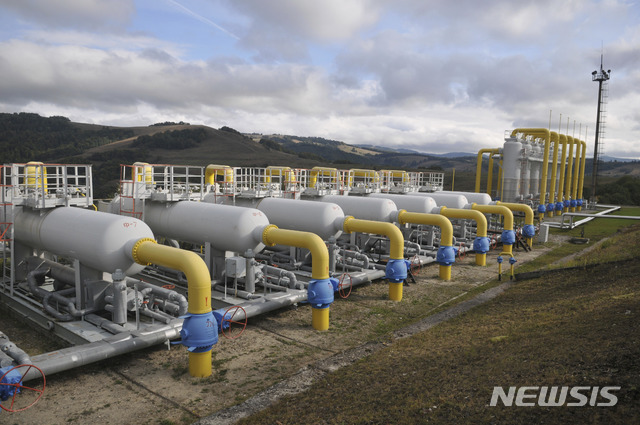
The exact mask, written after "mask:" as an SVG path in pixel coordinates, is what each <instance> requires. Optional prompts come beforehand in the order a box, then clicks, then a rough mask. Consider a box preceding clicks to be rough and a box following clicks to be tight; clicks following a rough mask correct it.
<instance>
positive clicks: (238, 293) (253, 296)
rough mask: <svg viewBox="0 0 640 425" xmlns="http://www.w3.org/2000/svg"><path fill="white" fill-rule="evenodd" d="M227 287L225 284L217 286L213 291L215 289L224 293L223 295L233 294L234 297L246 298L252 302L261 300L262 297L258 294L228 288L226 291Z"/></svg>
mask: <svg viewBox="0 0 640 425" xmlns="http://www.w3.org/2000/svg"><path fill="white" fill-rule="evenodd" d="M225 288H226V287H225V286H224V285H223V284H220V283H219V284H216V285H214V286H213V289H215V290H216V291H219V292H222V293H225V292H226V293H227V294H229V293H230V292H232V293H233V295H234V296H238V297H240V298H244V299H245V300H252V299H256V298H261V297H262V295H258V294H253V293H251V292H247V291H243V290H242V289H233V288H226V291H225Z"/></svg>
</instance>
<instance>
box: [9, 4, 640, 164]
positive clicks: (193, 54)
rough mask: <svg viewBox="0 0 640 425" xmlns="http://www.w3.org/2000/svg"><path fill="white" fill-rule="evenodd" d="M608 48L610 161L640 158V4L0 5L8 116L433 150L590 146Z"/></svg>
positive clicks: (606, 139) (606, 151) (606, 142)
mask: <svg viewBox="0 0 640 425" xmlns="http://www.w3.org/2000/svg"><path fill="white" fill-rule="evenodd" d="M602 51H604V61H605V64H604V66H605V69H611V70H612V72H611V80H610V83H609V104H608V118H607V130H606V138H605V153H606V154H608V155H615V156H621V157H631V158H640V109H639V108H638V105H640V5H638V4H637V3H636V0H633V1H632V0H601V1H597V0H563V1H555V0H537V1H533V0H528V1H525V0H522V1H514V0H486V1H477V0H0V76H1V78H0V112H19V111H28V112H36V113H39V114H41V115H44V116H51V115H64V116H67V117H69V118H71V119H72V120H73V121H79V122H89V123H99V124H109V125H122V126H129V125H149V124H152V123H156V122H161V121H181V120H182V121H186V122H190V123H193V124H206V125H210V126H212V127H221V126H223V125H227V126H230V127H233V128H235V129H237V130H239V131H242V132H259V133H281V134H295V135H300V136H320V137H326V138H332V139H337V140H342V141H345V142H347V143H354V144H355V143H370V144H374V145H382V146H392V147H405V148H411V149H416V150H419V151H423V152H431V153H444V152H453V151H463V152H474V151H475V152H477V150H478V149H479V148H481V147H497V146H500V145H501V144H502V141H503V138H504V132H505V130H509V129H512V128H514V127H522V126H524V127H545V128H548V127H549V121H551V129H552V130H556V131H557V130H558V127H559V124H560V122H561V123H562V131H563V132H565V133H566V132H567V125H568V128H569V130H568V134H570V135H575V136H576V137H580V135H581V138H582V139H585V134H586V140H587V142H588V145H589V148H590V149H592V147H593V138H594V130H595V120H596V106H597V105H596V103H597V91H598V90H597V83H595V82H592V81H591V72H592V71H593V70H595V69H598V68H599V66H600V54H601V52H602ZM550 111H551V112H550ZM560 114H562V119H561V116H560ZM567 118H568V119H569V122H568V123H567ZM574 121H575V130H574ZM580 128H582V132H580Z"/></svg>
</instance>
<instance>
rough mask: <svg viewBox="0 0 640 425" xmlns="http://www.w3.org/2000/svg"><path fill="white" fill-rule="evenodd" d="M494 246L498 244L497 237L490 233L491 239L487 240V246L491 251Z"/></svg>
mask: <svg viewBox="0 0 640 425" xmlns="http://www.w3.org/2000/svg"><path fill="white" fill-rule="evenodd" d="M496 246H498V237H497V236H496V235H495V234H494V235H491V241H490V242H489V247H490V248H491V250H492V251H493V250H494V249H496Z"/></svg>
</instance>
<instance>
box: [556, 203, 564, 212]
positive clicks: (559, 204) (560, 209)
mask: <svg viewBox="0 0 640 425" xmlns="http://www.w3.org/2000/svg"><path fill="white" fill-rule="evenodd" d="M563 206H564V204H563V203H562V202H556V211H562V207H563Z"/></svg>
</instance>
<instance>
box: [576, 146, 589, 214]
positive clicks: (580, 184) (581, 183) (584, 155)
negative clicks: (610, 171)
mask: <svg viewBox="0 0 640 425" xmlns="http://www.w3.org/2000/svg"><path fill="white" fill-rule="evenodd" d="M580 144H581V145H582V157H581V158H580V181H579V182H578V211H581V210H582V203H583V202H584V200H583V199H582V189H583V188H584V167H585V162H586V160H587V143H586V142H585V141H584V140H581V141H580Z"/></svg>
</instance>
